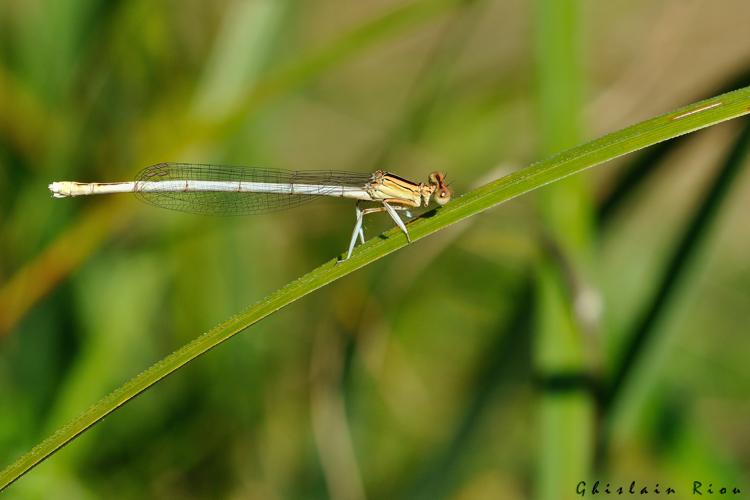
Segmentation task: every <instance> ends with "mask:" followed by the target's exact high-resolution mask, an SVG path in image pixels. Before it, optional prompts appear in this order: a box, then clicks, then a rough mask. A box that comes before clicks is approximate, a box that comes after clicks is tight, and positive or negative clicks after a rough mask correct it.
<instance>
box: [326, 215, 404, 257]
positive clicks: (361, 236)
mask: <svg viewBox="0 0 750 500" xmlns="http://www.w3.org/2000/svg"><path fill="white" fill-rule="evenodd" d="M409 208H410V207H409V206H403V205H396V206H392V205H390V204H389V203H388V201H383V206H382V207H373V208H365V209H362V208H360V203H359V202H357V206H356V207H355V209H354V211H355V214H356V217H357V222H356V223H355V224H354V231H353V232H352V239H351V241H350V242H349V250H348V251H347V253H346V257H345V258H343V259H341V260H339V262H344V261H345V260H349V257H351V256H352V252H353V251H354V247H355V245H356V244H357V236H359V239H360V240H361V241H362V243H364V242H365V233H364V230H363V229H362V223H363V221H364V217H365V215H368V214H376V213H380V212H387V213H388V215H390V216H391V218H392V219H393V221H394V222H395V223H396V225H397V226H398V227H399V228H400V229H401V230H402V231H403V232H404V234H405V235H406V239H407V240H408V241H409V242H410V243H411V238H410V237H409V231H407V229H406V225H405V224H404V221H402V220H401V217H399V216H398V213H397V211H401V210H409Z"/></svg>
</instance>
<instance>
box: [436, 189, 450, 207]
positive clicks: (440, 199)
mask: <svg viewBox="0 0 750 500" xmlns="http://www.w3.org/2000/svg"><path fill="white" fill-rule="evenodd" d="M450 200H451V192H450V191H449V190H448V189H447V188H442V189H439V190H438V192H437V196H436V197H435V202H436V203H437V204H438V205H445V204H446V203H448V202H449V201H450Z"/></svg>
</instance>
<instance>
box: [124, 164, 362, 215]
mask: <svg viewBox="0 0 750 500" xmlns="http://www.w3.org/2000/svg"><path fill="white" fill-rule="evenodd" d="M371 176H372V174H370V173H357V172H344V171H336V170H307V171H305V170H302V171H293V170H276V169H267V168H250V167H237V166H227V165H202V164H194V163H160V164H158V165H153V166H150V167H147V168H146V169H144V170H143V171H142V172H141V173H140V174H138V176H137V177H136V179H135V183H134V184H135V189H134V191H135V193H136V195H137V196H138V197H139V198H140V199H142V200H144V201H145V202H147V203H150V204H152V205H156V206H158V207H162V208H168V209H170V210H179V211H182V212H190V213H196V214H204V215H250V214H264V213H269V212H276V211H280V210H286V209H288V208H293V207H297V206H299V205H302V204H303V203H307V202H310V201H312V200H315V199H318V198H320V197H321V196H342V195H343V193H344V192H346V191H347V190H350V191H351V192H354V191H361V190H362V189H363V187H364V186H365V184H367V183H368V182H369V180H370V178H371ZM204 181H205V182H204ZM183 182H184V183H185V188H184V190H175V186H177V185H179V186H181V183H183ZM160 186H169V189H160ZM196 186H197V187H198V188H196ZM248 186H257V187H259V188H261V189H262V190H263V192H248V191H247V189H248ZM294 186H296V187H297V190H296V191H297V192H293V191H295V189H294ZM300 188H303V189H300Z"/></svg>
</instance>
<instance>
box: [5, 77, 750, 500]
mask: <svg viewBox="0 0 750 500" xmlns="http://www.w3.org/2000/svg"><path fill="white" fill-rule="evenodd" d="M748 113H750V87H745V88H743V89H739V90H736V91H734V92H729V93H727V94H724V95H721V96H718V97H715V98H712V99H707V100H705V101H701V102H699V103H695V104H692V105H689V106H686V107H684V108H680V109H678V110H676V111H673V112H670V113H667V114H664V115H661V116H659V117H656V118H652V119H650V120H647V121H645V122H641V123H639V124H637V125H633V126H631V127H628V128H625V129H623V130H620V131H618V132H614V133H611V134H608V135H606V136H603V137H601V138H599V139H596V140H594V141H591V142H589V143H586V144H583V145H580V146H577V147H575V148H572V149H569V150H567V151H564V152H562V153H559V154H557V155H554V156H552V157H550V158H548V159H546V160H542V161H540V162H537V163H534V164H532V165H531V166H529V167H527V168H525V169H523V170H519V171H517V172H514V173H512V174H510V175H507V176H505V177H503V178H501V179H498V180H496V181H493V182H490V183H488V184H486V185H484V186H482V187H480V188H477V189H475V190H473V191H471V192H469V193H467V194H465V195H463V196H461V197H459V198H458V199H456V200H455V201H453V202H452V203H449V204H448V205H446V206H445V207H442V208H440V209H438V210H435V211H432V212H429V213H427V214H425V215H424V216H422V217H420V218H419V219H417V220H415V221H414V222H413V223H411V224H409V226H410V233H411V237H412V240H414V241H416V240H418V239H421V238H424V237H425V236H428V235H430V234H432V233H435V232H437V231H439V230H440V229H443V228H445V227H447V226H449V225H451V224H455V223H456V222H459V221H461V220H463V219H465V218H467V217H470V216H472V215H476V214H478V213H480V212H483V211H485V210H487V209H489V208H492V207H493V206H496V205H498V204H500V203H503V202H506V201H508V200H510V199H512V198H515V197H517V196H520V195H521V194H524V193H527V192H529V191H532V190H534V189H537V188H539V187H542V186H544V185H546V184H549V183H551V182H554V181H557V180H560V179H563V178H565V177H568V176H570V175H573V174H575V173H578V172H581V171H583V170H586V169H588V168H590V167H593V166H595V165H598V164H600V163H603V162H605V161H608V160H611V159H614V158H617V157H619V156H622V155H624V154H627V153H631V152H633V151H637V150H639V149H642V148H645V147H647V146H651V145H653V144H657V143H659V142H662V141H665V140H667V139H670V138H673V137H677V136H680V135H684V134H687V133H689V132H692V131H695V130H698V129H701V128H705V127H708V126H711V125H714V124H716V123H720V122H723V121H726V120H730V119H732V118H736V117H739V116H742V115H745V114H748ZM406 245H407V241H406V238H405V237H404V236H403V235H402V234H401V233H399V231H398V229H393V230H390V231H388V232H386V233H384V234H383V235H381V236H380V237H377V238H372V239H371V240H369V241H368V242H367V243H365V244H364V245H362V246H361V247H359V249H358V250H357V251H356V252H355V253H354V255H353V256H352V258H351V259H349V260H348V261H347V262H344V263H342V264H339V265H336V261H335V259H334V260H331V261H329V262H327V263H325V264H323V265H321V266H320V267H318V268H316V269H314V270H312V271H310V272H309V273H308V274H306V275H304V276H302V277H300V278H298V279H297V280H295V281H292V282H291V283H289V284H287V285H285V286H284V287H282V288H281V289H279V290H277V291H276V292H274V293H272V294H271V295H269V296H268V297H266V298H265V299H263V300H261V301H260V302H258V303H256V304H254V305H253V306H251V307H249V308H248V309H246V310H245V311H243V312H241V313H239V314H237V315H235V316H233V317H231V318H229V319H228V320H226V321H225V322H224V323H222V324H220V325H218V326H217V327H215V328H214V329H212V330H210V331H208V332H206V333H204V334H203V335H201V336H199V337H198V338H196V339H195V340H193V341H192V342H190V343H188V344H186V345H185V346H183V347H181V348H180V349H178V350H177V351H175V352H173V353H172V354H170V355H168V356H167V357H165V358H163V359H162V360H160V361H158V362H157V363H155V364H154V365H152V366H151V367H150V368H148V369H147V370H145V371H143V372H141V373H140V374H139V375H137V376H136V377H134V378H133V379H131V380H130V381H128V382H127V383H125V384H124V385H122V386H120V387H119V388H117V389H115V390H114V391H113V392H111V393H110V394H109V395H107V396H106V397H104V398H103V399H102V400H100V401H99V402H98V403H96V404H94V405H93V406H92V407H90V408H89V409H88V410H86V411H85V412H83V413H82V414H81V415H79V416H78V417H76V418H75V419H74V420H73V421H71V422H70V423H68V424H67V425H65V426H63V427H62V428H60V429H59V430H58V431H57V432H55V433H54V434H53V435H52V436H50V437H49V438H47V439H45V440H44V441H42V442H41V443H40V444H38V445H37V446H35V447H34V448H33V449H32V450H31V451H29V452H28V453H26V454H25V455H23V456H21V457H20V458H19V459H18V460H17V461H16V462H14V463H13V464H11V465H10V466H8V467H7V468H6V469H4V470H3V471H2V472H0V491H2V490H4V489H5V488H6V487H7V486H8V485H10V484H11V483H13V482H14V481H16V480H17V479H18V478H20V477H21V476H23V475H24V474H25V473H26V472H28V471H29V470H30V469H32V468H33V467H35V466H36V465H38V464H39V463H41V462H42V461H43V460H45V459H46V458H48V457H50V456H51V455H52V454H53V453H55V452H56V451H58V450H59V449H60V448H62V447H63V446H65V445H66V444H67V443H69V442H70V441H72V440H73V439H74V438H75V437H76V436H78V435H80V434H81V433H83V432H84V431H86V429H88V428H90V427H91V426H93V425H94V424H95V423H97V422H98V421H100V420H101V419H103V418H104V417H106V416H107V415H109V414H110V413H112V412H114V411H115V410H116V409H117V408H119V407H120V406H122V405H124V404H125V403H127V402H128V401H129V400H130V399H132V398H134V397H135V396H137V395H138V394H140V393H142V392H143V391H145V390H146V389H148V388H149V387H151V386H153V385H154V384H155V383H157V382H158V381H159V380H161V379H163V378H164V377H166V376H167V375H170V374H172V373H174V372H175V371H177V370H178V369H179V368H180V367H182V366H183V365H185V364H187V363H188V362H190V361H191V360H193V359H195V358H197V357H198V356H200V355H202V354H204V353H206V352H207V351H209V350H210V349H212V348H214V347H216V346H217V345H218V344H220V343H222V342H224V341H225V340H227V339H229V338H231V337H233V336H234V335H235V334H237V333H239V332H241V331H243V330H245V329H246V328H248V327H249V326H251V325H253V324H254V323H256V322H258V321H260V320H261V319H263V318H265V317H266V316H268V315H270V314H272V313H273V312H275V311H277V310H279V309H281V308H282V307H285V306H287V305H289V304H291V303H292V302H294V301H296V300H299V299H300V298H302V297H304V296H305V295H307V294H309V293H312V292H313V291H315V290H317V289H318V288H321V287H322V286H325V285H327V284H329V283H331V282H333V281H335V280H337V279H339V278H341V277H343V276H346V275H347V274H349V273H352V272H354V271H355V270H357V269H359V268H361V267H363V266H365V265H367V264H369V263H371V262H373V261H375V260H377V259H380V258H382V257H384V256H386V255H388V254H389V253H391V252H394V251H396V250H397V249H399V248H401V247H403V246H406Z"/></svg>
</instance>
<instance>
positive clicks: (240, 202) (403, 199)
mask: <svg viewBox="0 0 750 500" xmlns="http://www.w3.org/2000/svg"><path fill="white" fill-rule="evenodd" d="M49 189H50V191H52V194H53V195H54V197H55V198H64V197H67V196H82V195H91V194H110V193H135V194H136V195H137V196H138V197H139V198H141V199H142V200H144V201H146V202H148V203H151V204H153V205H156V206H159V207H163V208H169V209H172V210H180V211H183V212H191V213H198V214H208V215H245V214H262V213H269V212H275V211H278V210H283V209H286V208H292V207H296V206H298V205H301V204H303V203H306V202H308V201H312V200H314V199H316V198H319V197H321V196H334V197H339V198H350V199H353V200H357V204H356V207H355V215H356V223H355V224H354V232H353V233H352V238H351V241H350V243H349V249H348V251H347V254H346V258H344V259H342V261H343V260H347V259H348V258H349V257H351V255H352V251H353V250H354V246H355V245H356V243H357V238H359V239H360V241H361V242H362V243H364V242H365V234H364V230H363V228H362V221H363V218H364V216H365V215H368V214H374V213H378V212H385V213H387V214H388V215H390V217H391V218H392V219H393V221H394V222H395V223H396V226H398V227H399V228H400V229H401V231H403V232H404V234H405V235H406V238H407V240H408V241H411V238H410V237H409V231H408V229H407V228H406V224H404V221H403V220H402V219H401V217H400V216H399V214H398V212H399V211H408V210H409V209H412V208H419V207H422V206H424V207H427V206H428V205H429V204H430V200H431V199H432V200H434V201H435V202H436V203H437V204H438V205H444V204H446V203H448V201H449V200H450V198H451V191H450V189H449V188H448V185H447V184H446V183H445V176H444V175H443V173H441V172H432V173H431V174H430V175H429V178H428V182H427V183H415V182H411V181H408V180H406V179H404V178H402V177H399V176H397V175H394V174H391V173H389V172H384V171H382V170H377V171H376V172H374V173H372V174H364V173H355V172H340V171H332V170H315V171H289V170H271V169H264V168H246V167H231V166H221V165H199V164H190V163H160V164H158V165H153V166H151V167H148V168H146V169H145V170H143V171H142V172H141V173H140V174H139V175H138V177H136V179H135V181H133V182H106V183H102V182H93V183H81V182H69V181H63V182H53V183H52V184H50V185H49ZM363 202H372V203H374V204H375V206H370V207H366V208H364V207H363V206H362V204H363Z"/></svg>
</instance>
